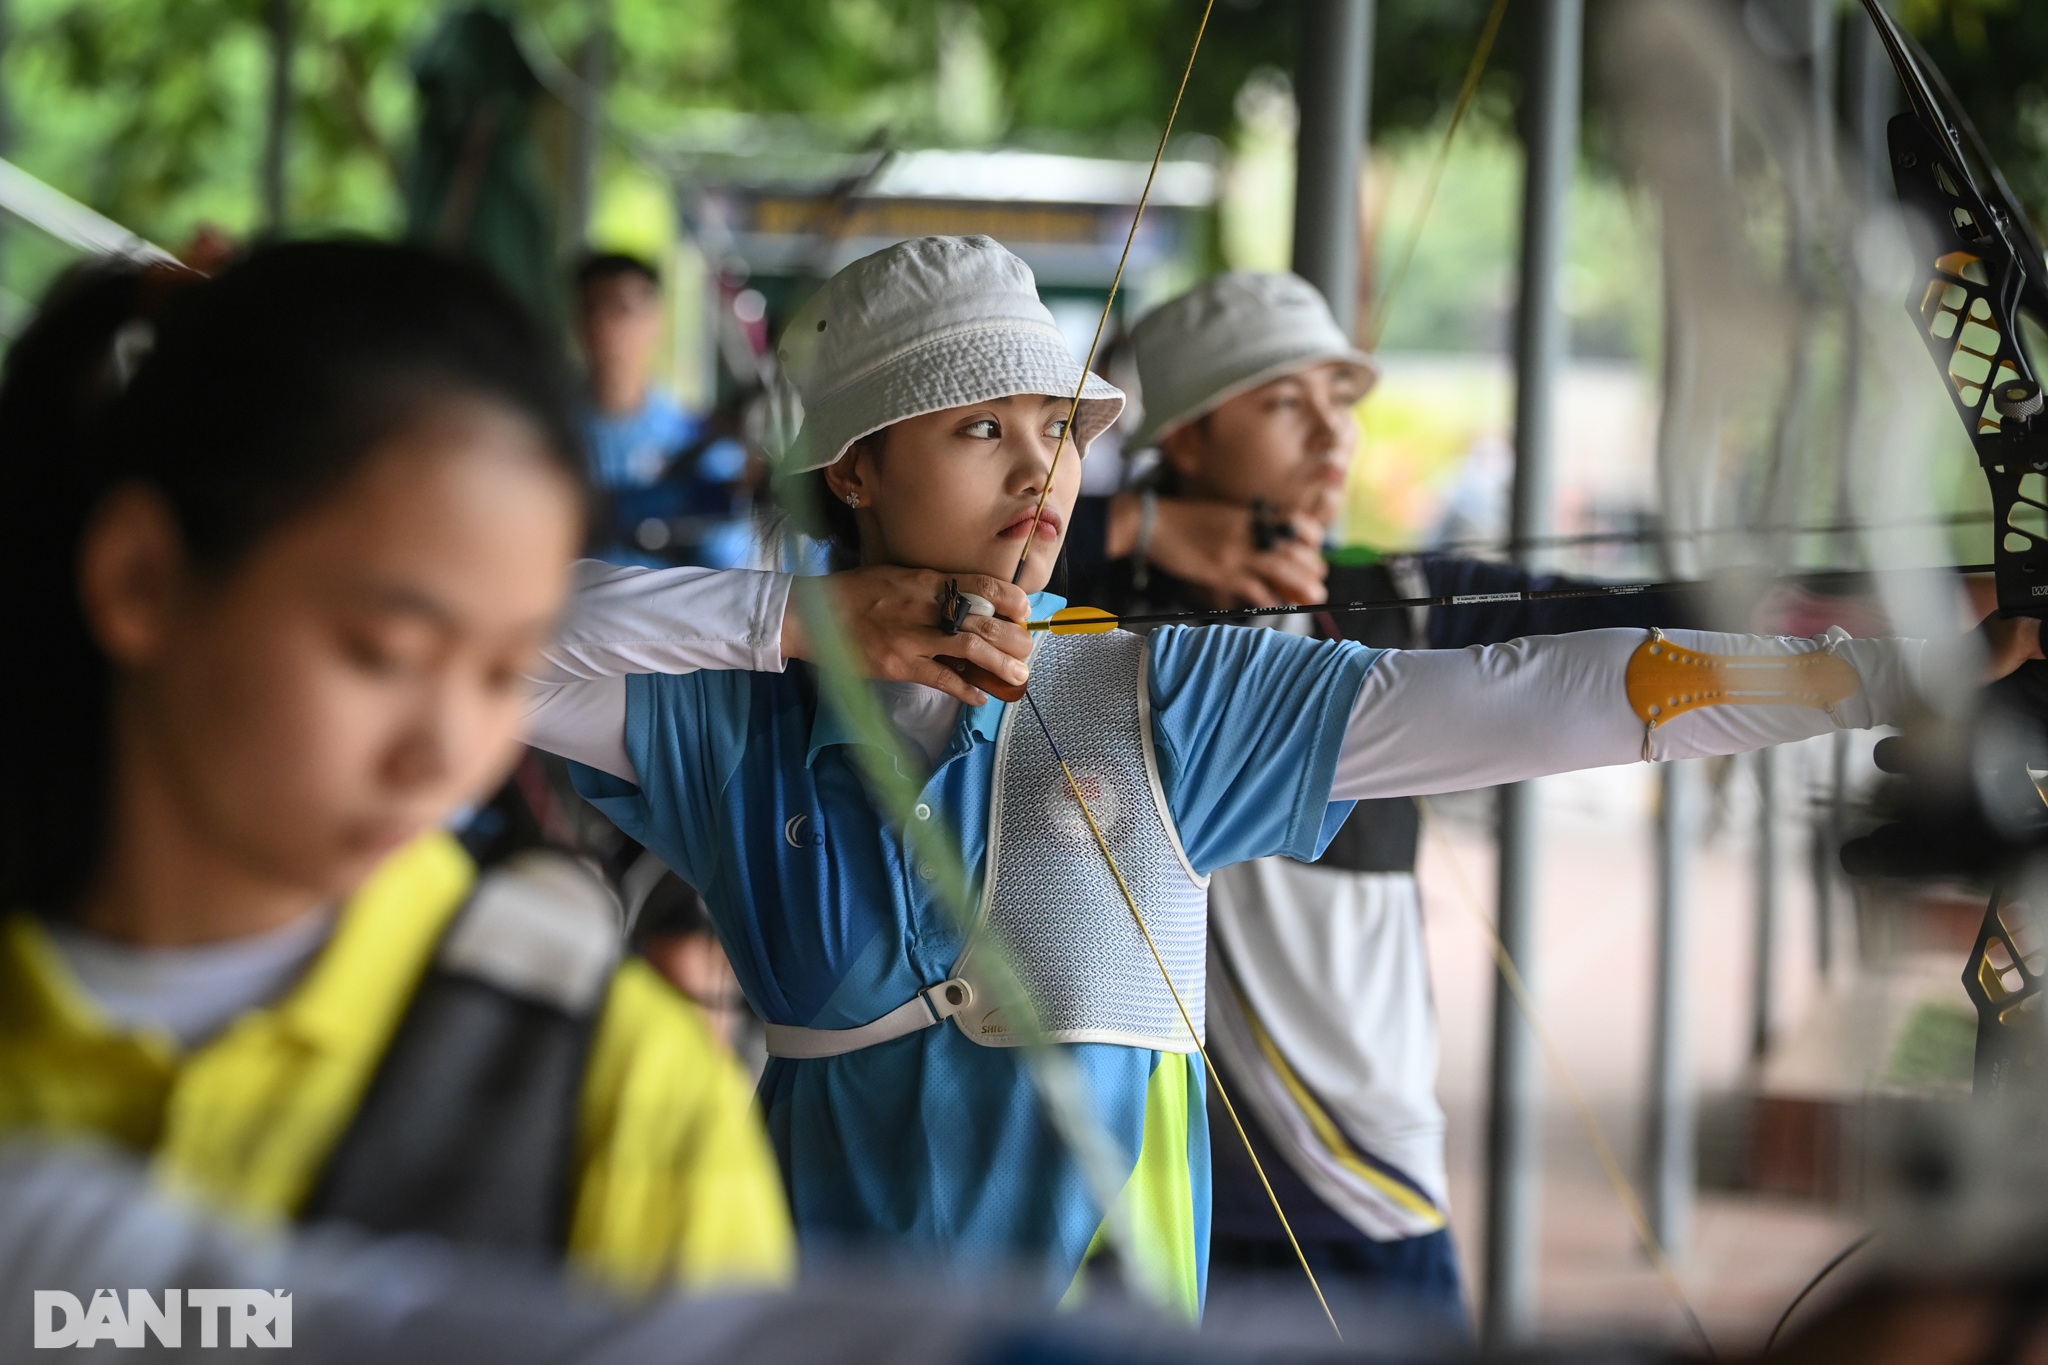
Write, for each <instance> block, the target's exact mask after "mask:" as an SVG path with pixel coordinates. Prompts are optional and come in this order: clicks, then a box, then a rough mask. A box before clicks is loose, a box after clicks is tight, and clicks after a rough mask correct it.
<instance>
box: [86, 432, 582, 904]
mask: <svg viewBox="0 0 2048 1365" xmlns="http://www.w3.org/2000/svg"><path fill="white" fill-rule="evenodd" d="M578 520H579V517H578V507H577V504H576V501H575V498H574V496H573V493H572V491H571V489H570V486H569V484H568V482H567V481H566V480H565V479H564V478H563V477H562V476H561V475H560V474H559V473H557V472H556V471H555V469H554V468H553V467H552V465H551V464H550V463H549V462H548V460H547V457H546V454H545V452H544V448H543V447H542V445H541V438H540V437H539V435H538V433H537V432H536V431H535V430H534V429H533V428H532V427H531V426H530V425H529V424H528V423H527V422H526V421H525V420H524V419H523V418H520V417H518V416H515V415H514V414H512V413H510V412H509V411H507V410H505V409H503V408H501V407H498V406H495V405H492V404H488V403H484V402H480V401H474V400H460V399H450V400H448V401H446V402H444V403H442V404H440V405H438V406H437V407H436V408H434V409H433V410H432V411H431V412H430V413H429V414H428V415H426V416H424V417H423V418H422V419H421V420H419V421H417V422H415V423H414V424H413V425H412V426H411V428H410V429H408V430H406V431H405V432H403V433H402V434H401V435H399V436H398V437H396V438H394V439H392V440H391V441H389V442H388V443H387V444H386V445H385V446H384V447H383V448H382V449H380V450H378V451H377V452H376V453H374V454H373V455H372V456H371V457H370V458H369V460H368V461H367V462H366V463H365V464H364V465H363V466H361V468H360V469H359V471H358V472H357V474H356V475H355V476H354V478H353V480H352V481H351V482H350V483H348V484H346V485H345V486H343V487H342V488H341V489H340V490H339V491H338V492H337V493H335V494H334V495H332V496H330V497H329V498H327V499H326V500H324V501H323V502H321V503H320V504H319V505H318V506H316V507H314V508H312V509H311V510H309V511H307V512H305V513H304V514H302V515H301V516H299V517H298V518H296V519H295V520H293V521H290V522H288V523H286V524H285V525H284V526H283V527H281V528H279V529H277V530H276V531H274V532H272V533H271V534H270V535H268V536H267V537H266V538H265V539H264V540H262V541H261V542H260V543H259V544H258V545H257V546H256V547H255V548H254V549H253V550H252V551H250V552H249V553H248V554H247V555H246V556H245V557H244V558H243V559H242V560H241V561H240V562H239V563H238V564H236V565H235V566H234V567H233V568H232V569H231V570H230V571H229V572H228V573H227V574H226V575H225V576H224V578H212V577H207V576H202V575H199V574H197V573H195V572H194V571H193V570H192V569H191V568H190V567H189V566H188V565H187V563H186V562H185V561H184V559H183V556H182V551H181V549H180V547H179V545H178V542H177V533H176V530H175V527H174V526H173V524H172V523H171V521H170V519H169V515H168V513H167V511H166V510H165V509H164V507H163V505H162V503H161V502H160V501H159V500H158V499H157V498H156V496H155V495H154V494H152V493H149V492H147V491H141V490H130V491H128V492H126V493H124V494H119V495H116V497H115V498H114V499H112V500H111V502H110V504H109V505H108V507H107V508H105V509H104V510H103V512H102V514H101V515H100V517H99V518H98V520H97V522H96V523H95V526H94V528H93V530H92V532H91V533H90V534H89V536H88V538H87V542H86V546H85V553H84V556H83V564H82V592H83V596H84V599H85V602H86V606H87V612H88V616H89V619H90V620H91V621H92V624H93V627H94V629H95V632H96V634H97V635H98V637H99V639H100V642H101V644H102V647H103V648H105V649H106V651H107V653H108V654H109V656H110V657H111V658H112V659H113V660H114V662H115V665H116V669H117V679H118V681H117V689H116V696H117V701H116V727H115V744H116V774H117V776H116V784H117V799H118V800H119V801H120V802H124V803H128V804H130V805H132V804H133V803H134V802H135V801H143V802H148V801H152V800H154V801H156V802H157V804H158V805H159V806H160V807H161V808H162V809H163V810H164V811H167V812H170V813H171V814H170V815H168V816H167V817H162V818H159V819H158V820H157V821H156V823H157V824H158V825H162V826H165V827H167V828H169V829H170V830H172V831H173V834H172V835H171V836H168V837H170V838H171V840H172V842H173V843H175V844H176V845H177V847H176V848H175V849H172V850H156V849H153V850H151V853H152V854H155V855H163V854H165V853H168V855H169V856H176V857H185V858H187V859H188V860H189V861H202V860H203V861H206V862H208V863H209V864H211V865H214V866H217V867H221V868H226V869H230V870H232V872H233V873H234V874H235V876H236V877H238V878H239V879H240V880H242V881H244V882H247V883H249V884H252V885H266V886H270V887H273V888H279V889H288V890H290V891H291V892H294V893H304V894H305V895H307V896H309V897H319V898H330V897H334V896H337V895H339V894H341V893H344V892H346V891H348V890H349V889H351V888H353V887H354V886H355V885H357V884H358V883H359V882H361V881H362V879H363V878H364V877H365V876H366V875H367V874H368V873H369V872H370V871H371V870H372V869H373V868H374V867H375V866H376V865H377V863H378V862H379V861H380V860H381V859H383V858H384V857H385V856H386V855H387V854H389V853H391V852H392V851H393V850H394V849H396V848H398V847H399V846H400V845H402V844H404V843H405V842H407V841H408V840H410V839H412V838H414V837H415V836H417V835H419V834H421V833H422V832H424V831H427V830H430V829H433V828H435V827H436V826H438V825H439V824H441V823H442V822H443V821H444V820H445V819H446V817H447V816H448V815H449V813H450V812H451V810H453V809H454V808H455V807H456V806H457V805H459V804H460V803H462V802H465V801H468V800H472V799H475V798H476V797H478V796H480V795H482V794H484V793H486V792H487V791H489V790H490V789H491V788H492V787H493V786H495V785H496V784H497V783H498V782H499V781H500V780H502V778H503V776H504V774H505V773H506V771H507V770H508V769H509V767H510V765H511V763H512V761H513V759H514V756H515V754H516V752H517V747H518V739H519V733H520V726H521V719H522V715H523V712H524V705H525V701H526V688H525V685H524V683H523V681H522V678H521V674H522V672H523V671H524V670H525V669H526V668H527V667H528V666H529V664H530V663H531V662H532V661H533V660H534V658H535V656H536V653H537V651H538V649H539V647H540V646H541V644H542V643H543V642H544V641H545V639H546V638H547V635H548V632H549V629H550V628H551V626H552V624H553V622H554V620H555V618H556V616H557V614H558V613H559V612H560V611H561V609H562V606H563V602H564V596H565V592H566V589H567V583H568V572H567V569H568V564H569V561H570V558H571V556H572V555H573V554H574V553H575V550H576V545H577V540H578V530H579V527H578ZM120 827H121V822H120V821H119V820H117V823H116V828H117V830H118V829H119V828H120Z"/></svg>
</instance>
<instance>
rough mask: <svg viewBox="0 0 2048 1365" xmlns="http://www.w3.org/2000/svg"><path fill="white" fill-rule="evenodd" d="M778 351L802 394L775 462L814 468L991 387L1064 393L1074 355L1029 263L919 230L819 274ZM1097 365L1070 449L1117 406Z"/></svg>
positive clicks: (1009, 393) (980, 396)
mask: <svg viewBox="0 0 2048 1365" xmlns="http://www.w3.org/2000/svg"><path fill="white" fill-rule="evenodd" d="M775 354H776V357H777V359H779V360H780V361H781V363H782V368H783V373H784V374H786V375H787V376H788V377H789V379H790V382H791V383H792V384H794V385H795V387H796V391H797V396H798V397H799V398H801V399H802V400H803V406H804V414H803V425H802V427H801V428H800V429H799V430H798V432H797V436H796V441H795V444H794V447H793V448H792V449H791V451H790V452H789V454H788V456H787V457H786V459H785V462H784V465H783V469H784V472H785V473H791V474H796V473H802V472H803V471H805V470H809V469H822V468H824V467H825V466H826V465H829V464H832V463H834V462H835V461H837V460H838V459H839V457H840V456H842V455H844V454H845V453H846V449H847V447H848V446H850V445H852V444H853V443H854V442H855V441H857V440H859V439H860V438H861V437H863V436H866V435H868V434H869V433H871V432H875V431H879V430H881V429H882V428H883V427H886V426H888V425H890V424H891V423H894V422H901V421H903V420H904V419H905V418H909V417H918V416H921V415H923V414H924V413H927V412H938V411H940V410H941V409H944V408H957V407H964V406H966V405H967V404H970V403H985V402H987V401H988V400H990V399H992V398H1009V397H1013V396H1015V395H1017V394H1028V393H1044V394H1052V395H1054V396H1055V397H1071V396H1072V395H1073V392H1074V386H1075V385H1076V384H1078V383H1080V381H1081V366H1080V364H1079V362H1077V361H1076V360H1075V359H1074V357H1073V353H1072V352H1071V351H1069V350H1068V349H1067V342H1066V338H1065V337H1064V336H1062V335H1061V334H1060V329H1059V327H1058V325H1057V324H1056V323H1054V322H1053V319H1052V313H1051V311H1050V310H1049V309H1047V308H1046V306H1045V304H1044V303H1042V302H1040V301H1039V297H1038V282H1037V281H1036V280H1035V279H1034V278H1033V277H1032V274H1031V267H1030V266H1028V265H1026V264H1024V262H1023V261H1021V260H1019V259H1018V258H1017V257H1016V256H1015V255H1014V254H1012V253H1011V252H1010V251H1008V250H1006V249H1005V248H1004V247H1003V246H1002V245H1001V244H1000V243H998V242H996V241H995V240H994V239H993V238H990V237H978V236H977V237H918V238H914V239H912V240H910V241H907V242H898V243H897V244H896V245H895V246H892V247H888V248H886V249H885V250H882V251H877V252H876V253H875V254H874V255H872V256H863V257H862V258H861V259H860V260H857V261H855V262H854V263H853V264H851V265H849V266H847V267H846V268H845V269H844V270H842V271H840V272H839V273H838V274H836V275H834V276H833V277H832V278H831V279H829V280H827V281H826V282H825V284H824V286H823V287H822V288H820V289H819V290H818V292H817V293H816V294H814V295H812V296H811V299H810V301H809V302H808V303H806V304H804V306H803V307H802V308H801V309H799V310H798V311H797V314H796V316H795V317H793V318H791V319H790V321H789V326H788V327H786V328H785V329H784V330H783V333H782V341H781V344H780V345H779V346H778V347H777V348H776V352H775ZM1123 407H1124V395H1123V391H1122V390H1121V389H1119V388H1117V387H1116V386H1115V385H1113V384H1110V383H1108V382H1106V381H1104V380H1103V379H1101V378H1099V377H1097V376H1095V375H1092V374H1091V375H1089V376H1088V384H1087V387H1086V388H1085V389H1083V390H1082V392H1081V410H1080V412H1079V414H1078V415H1077V418H1076V420H1075V423H1074V433H1073V434H1074V443H1075V445H1076V447H1077V452H1076V453H1079V452H1081V451H1085V450H1086V449H1087V446H1088V443H1089V442H1090V441H1092V440H1094V439H1095V437H1097V436H1099V435H1101V434H1102V433H1103V432H1104V431H1105V430H1107V429H1108V428H1109V426H1110V425H1111V424H1112V423H1114V422H1115V421H1116V419H1117V415H1118V414H1119V413H1121V412H1122V411H1123Z"/></svg>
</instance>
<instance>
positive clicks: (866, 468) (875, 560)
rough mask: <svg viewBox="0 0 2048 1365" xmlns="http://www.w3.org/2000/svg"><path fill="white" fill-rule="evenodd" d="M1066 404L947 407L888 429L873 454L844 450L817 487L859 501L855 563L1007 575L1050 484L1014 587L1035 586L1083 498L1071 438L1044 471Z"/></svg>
mask: <svg viewBox="0 0 2048 1365" xmlns="http://www.w3.org/2000/svg"><path fill="white" fill-rule="evenodd" d="M1072 403H1073V400H1072V399H1071V398H1054V397H1049V396H1046V395H1043V394H1028V395H1025V396H1022V397H1016V398H998V399H995V400H993V401H991V402H987V403H975V404H971V405H969V406H967V407H961V408H947V409H945V410H944V411H942V412H933V413H927V414H925V415H924V416H923V417H912V418H909V419H907V420H905V421H902V422H898V423H897V424H896V425H894V426H892V427H890V428H889V429H888V439H887V441H886V443H885V444H884V446H883V449H882V451H881V453H880V454H879V455H876V454H874V453H872V452H871V451H869V450H867V449H865V448H856V449H854V450H852V451H849V452H848V453H847V454H846V456H845V457H844V458H842V459H841V460H840V461H839V462H838V463H837V464H835V465H833V466H832V467H831V468H830V469H828V470H827V471H826V472H825V480H826V483H827V485H828V486H829V487H830V488H831V490H832V496H834V497H836V498H838V499H839V500H840V501H842V502H845V501H848V499H849V495H851V497H852V498H853V499H854V500H857V502H858V506H857V507H856V508H855V511H854V517H855V519H856V520H857V521H858V522H859V523H860V544H861V558H862V560H863V561H864V562H866V563H870V564H899V565H904V566H907V567H911V568H920V569H939V570H943V571H946V572H952V573H982V574H989V575H991V576H993V577H997V578H1002V579H1008V578H1009V577H1010V576H1011V575H1012V574H1013V573H1015V572H1016V570H1017V560H1018V558H1019V557H1020V556H1021V555H1022V554H1023V552H1024V546H1025V542H1026V539H1027V538H1028V537H1031V536H1032V535H1033V531H1032V519H1031V516H1032V511H1033V510H1034V509H1035V508H1036V507H1037V506H1038V501H1039V497H1040V495H1041V494H1043V493H1044V492H1045V488H1046V480H1047V479H1048V477H1050V478H1051V480H1052V492H1051V495H1050V496H1048V497H1046V499H1045V516H1044V518H1043V520H1041V521H1040V522H1039V524H1038V527H1037V531H1036V538H1035V539H1034V540H1032V543H1031V557H1030V562H1029V563H1028V564H1026V566H1025V570H1024V580H1023V584H1022V586H1023V588H1024V590H1025V591H1026V592H1037V591H1039V590H1040V589H1042V588H1043V587H1044V586H1045V584H1046V580H1047V579H1048V578H1049V577H1050V576H1051V574H1052V565H1053V560H1054V558H1055V557H1056V556H1057V555H1058V554H1059V548H1060V541H1061V538H1062V537H1063V536H1064V535H1065V532H1066V526H1067V518H1068V517H1069V516H1070V515H1072V513H1073V510H1074V499H1075V497H1076V496H1078V495H1079V493H1080V491H1081V452H1080V451H1078V450H1076V449H1075V448H1074V445H1073V443H1072V442H1071V441H1069V442H1067V445H1066V450H1065V451H1064V452H1063V453H1062V454H1061V455H1060V457H1059V468H1058V470H1057V471H1055V470H1054V469H1053V467H1052V466H1053V450H1054V448H1055V447H1056V446H1058V445H1059V443H1060V434H1061V433H1062V432H1063V431H1065V430H1066V424H1067V412H1068V409H1069V408H1070V407H1071V406H1072Z"/></svg>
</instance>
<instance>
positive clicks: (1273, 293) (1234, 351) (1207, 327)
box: [1130, 270, 1379, 450]
mask: <svg viewBox="0 0 2048 1365" xmlns="http://www.w3.org/2000/svg"><path fill="white" fill-rule="evenodd" d="M1131 350H1132V352H1133V354H1134V355H1135V357H1136V359H1137V362H1138V387H1139V392H1140V394H1141V395H1142V396H1143V398H1144V402H1145V413H1144V420H1143V421H1142V422H1141V423H1140V424H1139V426H1138V430H1137V432H1136V433H1135V434H1134V435H1133V436H1132V438H1131V444H1130V448H1131V449H1132V450H1142V449H1144V448H1145V447H1146V446H1152V445H1157V444H1158V443H1159V440H1160V438H1161V437H1163V436H1165V435H1166V434H1167V433H1169V432H1171V431H1172V430H1173V429H1174V428H1176V427H1179V426H1184V425H1186V424H1187V423H1189V422H1193V421H1196V420H1197V419H1199V418H1201V417H1202V416H1204V415H1205V414H1207V413H1210V412H1213V411H1215V409H1216V408H1217V407H1218V406H1220V405H1221V404H1223V403H1224V402H1226V401H1227V400H1229V399H1232V398H1235V397H1236V396H1237V395H1238V394H1241V393H1244V392H1246V391H1248V390H1250V389H1255V388H1257V387H1258V386H1259V385H1261V384H1267V383H1271V382H1272V381H1273V380H1275V379H1279V378H1281V377H1282V376H1283V375H1290V374H1296V373H1298V372H1300V371H1302V370H1305V369H1307V368H1309V366H1311V365H1320V364H1322V363H1323V362H1324V361H1330V360H1334V361H1338V362H1340V363H1343V364H1346V365H1350V366H1352V367H1353V368H1354V369H1356V370H1357V371H1358V379H1359V391H1360V392H1361V393H1362V392H1364V391H1365V390H1366V389H1367V388H1369V387H1371V385H1372V383H1373V381H1374V380H1375V379H1377V378H1378V376H1379V371H1378V369H1377V368H1376V367H1375V366H1374V365H1373V361H1372V357H1371V356H1369V355H1367V354H1366V353H1365V352H1364V351H1361V350H1359V349H1358V348H1357V347H1356V346H1354V345H1352V344H1351V338H1350V337H1348V336H1346V335H1345V334H1344V329H1343V328H1341V327H1339V326H1338V325H1337V319H1336V318H1334V317H1332V316H1331V315H1330V305H1329V304H1328V303H1326V302H1324V301H1323V296H1322V294H1321V292H1320V291H1318V290H1317V289H1316V287H1315V286H1314V285H1312V284H1310V283H1309V282H1308V281H1307V280H1305V279H1303V278H1302V277H1301V276H1299V275H1294V274H1289V273H1287V272H1285V271H1273V272H1254V271H1248V270H1239V271H1232V272H1231V273H1229V274H1227V275H1215V276H1211V277H1210V278H1209V279H1206V280H1204V281H1202V282H1201V283H1200V284H1198V285H1196V286H1195V287H1194V288H1193V289H1190V290H1188V291H1187V293H1185V294H1181V295H1179V296H1177V297H1175V298H1173V299H1171V300H1169V301H1168V302H1166V303H1163V304H1161V305H1159V307H1157V308H1155V309H1153V310H1152V311H1151V312H1149V313H1147V314H1146V315H1145V316H1144V317H1143V318H1141V319H1139V321H1138V325H1137V326H1136V327H1134V328H1132V329H1131Z"/></svg>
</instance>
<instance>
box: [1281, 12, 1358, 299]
mask: <svg viewBox="0 0 2048 1365" xmlns="http://www.w3.org/2000/svg"><path fill="white" fill-rule="evenodd" d="M1373 13H1374V0H1304V3H1303V4H1302V7H1301V51H1300V54H1299V56H1298V58H1297V60H1296V62H1295V67H1294V97H1295V101H1296V104H1297V105H1298V106H1299V108H1300V110H1301V128H1300V132H1299V134H1298V135H1297V137H1296V140H1295V149H1296V150H1295V163H1294V164H1295V177H1294V271H1295V273H1296V274H1298V275H1300V276H1301V277H1302V278H1303V279H1305V280H1307V281H1308V282H1309V283H1310V284H1312V285H1314V286H1315V287H1316V288H1318V289H1320V290H1322V291H1323V297H1324V298H1325V299H1327V300H1329V303H1330V311H1331V312H1332V313H1335V314H1336V315H1337V325H1338V326H1340V327H1342V328H1343V329H1344V330H1345V332H1346V333H1347V334H1352V335H1355V334H1356V329H1357V318H1358V171H1359V165H1360V163H1361V161H1362V160H1363V157H1364V152H1365V146H1366V120H1367V118H1368V117H1369V113H1370V105H1371V99H1372V26H1373Z"/></svg>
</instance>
